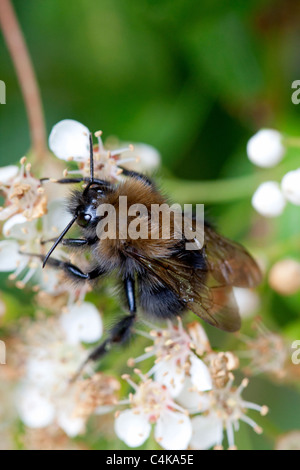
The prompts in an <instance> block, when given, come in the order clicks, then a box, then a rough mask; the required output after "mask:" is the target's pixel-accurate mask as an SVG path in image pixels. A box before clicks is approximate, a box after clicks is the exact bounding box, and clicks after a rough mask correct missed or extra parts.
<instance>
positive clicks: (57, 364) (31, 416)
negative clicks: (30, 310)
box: [16, 305, 117, 437]
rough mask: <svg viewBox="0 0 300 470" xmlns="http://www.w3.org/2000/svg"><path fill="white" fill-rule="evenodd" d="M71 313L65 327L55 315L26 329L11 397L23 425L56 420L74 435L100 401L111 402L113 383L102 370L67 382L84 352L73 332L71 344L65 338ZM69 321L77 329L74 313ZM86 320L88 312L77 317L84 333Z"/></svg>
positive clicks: (70, 325) (49, 423) (79, 363)
mask: <svg viewBox="0 0 300 470" xmlns="http://www.w3.org/2000/svg"><path fill="white" fill-rule="evenodd" d="M88 306H89V305H88ZM75 313H76V311H75ZM81 313H82V312H80V311H79V314H80V315H81ZM94 314H95V312H93V316H94ZM64 315H65V314H64ZM66 315H67V314H66ZM97 316H98V317H99V314H97ZM71 317H72V313H70V318H69V319H68V325H66V323H65V321H60V320H59V319H54V318H49V319H47V320H41V319H40V320H39V321H38V322H35V323H34V324H33V325H32V326H31V327H30V328H28V329H27V330H26V333H27V338H26V341H25V350H24V352H25V354H24V357H25V359H26V361H25V368H24V369H25V375H24V378H23V380H22V382H21V384H20V389H19V393H18V395H17V397H16V399H17V407H18V411H19V415H20V418H21V419H22V421H23V422H24V424H25V425H26V426H28V427H30V428H42V427H46V426H49V425H51V424H53V423H56V424H57V425H58V426H59V427H61V428H62V429H63V430H64V431H65V433H66V434H68V435H69V436H70V437H74V436H76V435H78V434H81V433H82V432H83V431H84V429H85V424H86V421H87V418H88V417H89V416H90V415H91V414H92V413H93V412H95V411H96V410H98V409H100V410H101V407H102V404H103V405H105V407H106V410H107V408H108V406H107V405H112V404H113V402H114V393H115V392H116V391H117V386H116V384H115V382H116V381H114V379H112V378H110V377H105V376H104V374H95V376H93V377H92V378H91V379H86V380H83V379H81V378H79V379H78V380H77V381H76V382H74V383H71V382H70V380H71V379H72V378H73V377H74V375H75V374H76V373H77V371H78V369H79V367H80V366H81V365H82V363H83V362H84V361H85V359H86V357H87V356H88V354H89V351H86V350H85V349H84V348H83V347H82V345H81V344H80V343H79V341H77V342H76V343H75V342H74V335H73V336H72V338H71V340H72V341H73V343H72V342H71V343H70V342H68V335H67V334H68V332H65V331H64V328H63V326H62V324H64V326H68V328H70V329H71V330H72V329H73V325H72V321H71ZM73 321H74V323H75V327H76V328H78V317H77V315H75V318H74V315H73ZM89 321H92V322H93V321H94V320H93V318H91V315H89V314H87V317H86V319H85V320H84V319H83V318H81V320H80V325H81V326H82V329H83V331H87V329H86V327H87V323H88V322H89ZM100 322H101V320H100ZM99 325H100V326H101V329H102V323H99V320H98V322H97V325H95V322H94V326H95V327H96V328H97V329H98V330H97V331H98V334H97V336H98V337H99ZM76 328H75V329H76ZM79 336H81V334H79ZM90 372H91V370H90Z"/></svg>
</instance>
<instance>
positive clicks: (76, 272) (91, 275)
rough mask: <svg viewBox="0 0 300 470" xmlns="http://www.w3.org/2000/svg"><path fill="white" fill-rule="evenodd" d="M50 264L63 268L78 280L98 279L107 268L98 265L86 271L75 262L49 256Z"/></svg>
mask: <svg viewBox="0 0 300 470" xmlns="http://www.w3.org/2000/svg"><path fill="white" fill-rule="evenodd" d="M42 258H43V257H42ZM48 266H51V267H53V268H58V269H62V270H63V271H65V272H66V273H67V274H68V275H69V276H70V277H73V278H75V279H77V280H83V281H91V280H93V279H96V278H97V277H99V276H101V275H102V274H105V270H104V269H103V268H101V267H97V268H95V269H92V271H89V272H88V273H84V272H83V271H81V269H79V268H78V267H77V266H75V265H74V264H71V263H67V262H66V261H60V260H58V259H55V258H49V260H48Z"/></svg>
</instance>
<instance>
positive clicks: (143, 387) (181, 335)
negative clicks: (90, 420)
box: [115, 319, 268, 450]
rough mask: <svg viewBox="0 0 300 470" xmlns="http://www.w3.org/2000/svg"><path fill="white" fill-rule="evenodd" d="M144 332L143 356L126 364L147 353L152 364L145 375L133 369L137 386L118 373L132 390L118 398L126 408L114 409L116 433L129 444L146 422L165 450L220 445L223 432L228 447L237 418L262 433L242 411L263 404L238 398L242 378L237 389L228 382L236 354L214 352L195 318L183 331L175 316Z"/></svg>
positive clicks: (143, 434)
mask: <svg viewBox="0 0 300 470" xmlns="http://www.w3.org/2000/svg"><path fill="white" fill-rule="evenodd" d="M141 334H142V335H143V336H147V334H146V333H145V332H141ZM148 337H149V338H151V339H152V340H153V345H152V346H150V347H148V348H146V350H145V354H144V355H143V356H140V357H138V358H137V359H135V360H133V359H130V360H129V365H134V364H135V363H137V362H141V361H143V360H146V359H148V358H149V357H152V356H154V357H155V358H156V359H155V365H154V367H152V368H151V370H150V371H149V372H148V373H147V374H146V375H144V374H142V373H141V372H140V371H139V370H137V369H135V373H136V374H138V376H139V377H140V379H141V382H140V384H139V385H137V384H136V383H134V382H133V381H132V380H131V378H130V376H129V375H126V376H123V378H124V379H125V380H126V381H127V382H128V383H129V384H130V385H131V387H132V388H133V390H134V393H131V394H130V395H129V399H128V400H123V401H122V402H121V404H122V405H128V406H129V407H130V408H129V409H126V410H123V411H118V412H117V413H116V419H115V431H116V434H117V435H118V437H119V438H120V439H122V440H123V441H124V442H125V443H126V444H127V445H128V446H129V447H138V446H140V445H142V444H143V443H144V442H145V441H146V439H147V438H148V437H149V436H150V433H151V429H152V426H151V425H154V437H155V439H156V441H157V442H158V443H159V444H160V445H161V446H162V447H163V448H164V449H167V450H180V449H187V448H188V447H189V448H194V449H209V448H211V447H217V448H221V446H222V443H223V438H224V432H225V433H226V434H227V438H228V442H229V447H230V448H232V449H233V448H235V442H234V431H237V430H238V429H239V422H240V421H243V422H245V423H247V424H249V425H250V426H251V427H252V428H253V429H254V430H255V431H256V432H257V433H261V432H262V430H261V428H260V427H259V426H257V424H256V423H255V422H254V421H253V420H252V419H250V418H249V417H248V416H247V410H249V409H253V410H256V411H259V412H260V413H261V414H262V415H265V414H266V413H267V411H268V409H267V407H261V406H258V405H256V404H254V403H249V402H247V401H245V400H244V399H243V398H242V392H243V390H244V388H245V387H246V386H247V385H248V381H247V380H246V379H245V380H244V381H243V382H242V384H241V385H240V387H238V388H236V387H234V385H233V382H234V377H233V375H232V372H231V371H232V370H234V369H236V368H237V366H238V360H237V358H236V357H235V356H234V355H233V354H232V353H214V352H213V351H212V349H211V347H210V344H209V341H208V338H207V336H206V333H205V331H204V329H203V328H202V327H201V326H200V325H199V323H197V322H194V323H192V324H191V325H189V326H188V328H187V330H185V329H184V328H183V326H182V323H181V320H180V319H179V320H178V325H174V324H172V323H171V322H169V323H168V325H167V327H166V328H164V329H159V328H154V329H152V331H151V332H150V335H149V336H148ZM151 375H154V378H153V379H152V378H151Z"/></svg>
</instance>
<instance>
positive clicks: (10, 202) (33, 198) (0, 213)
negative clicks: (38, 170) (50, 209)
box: [0, 157, 47, 220]
mask: <svg viewBox="0 0 300 470" xmlns="http://www.w3.org/2000/svg"><path fill="white" fill-rule="evenodd" d="M20 164H21V166H20V169H18V171H16V168H17V167H14V166H10V167H4V168H2V169H1V168H0V190H1V192H2V193H3V194H4V196H5V199H6V201H5V202H6V207H5V208H3V207H1V210H0V220H6V219H8V218H9V217H11V216H12V215H15V214H22V215H23V216H24V217H26V219H27V220H33V219H37V218H39V217H41V216H42V215H44V214H46V212H47V198H46V196H45V192H44V188H42V186H41V182H40V180H38V179H37V178H34V177H33V176H32V174H31V165H30V163H28V164H27V163H26V157H23V158H22V159H21V161H20ZM1 173H2V180H1Z"/></svg>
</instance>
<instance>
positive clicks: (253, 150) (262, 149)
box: [247, 129, 285, 168]
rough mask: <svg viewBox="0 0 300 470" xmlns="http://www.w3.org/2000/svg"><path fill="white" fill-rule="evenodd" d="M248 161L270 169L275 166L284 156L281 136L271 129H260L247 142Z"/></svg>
mask: <svg viewBox="0 0 300 470" xmlns="http://www.w3.org/2000/svg"><path fill="white" fill-rule="evenodd" d="M247 154H248V158H249V160H250V161H251V162H252V163H254V164H255V165H257V166H260V167H263V168H270V167H273V166H275V165H277V164H278V163H279V162H280V161H281V160H282V158H283V156H284V154H285V147H284V145H283V143H282V135H281V134H280V132H278V131H275V130H273V129H262V130H260V131H259V132H257V134H255V135H254V136H253V137H251V139H250V140H249V142H248V145H247Z"/></svg>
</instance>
